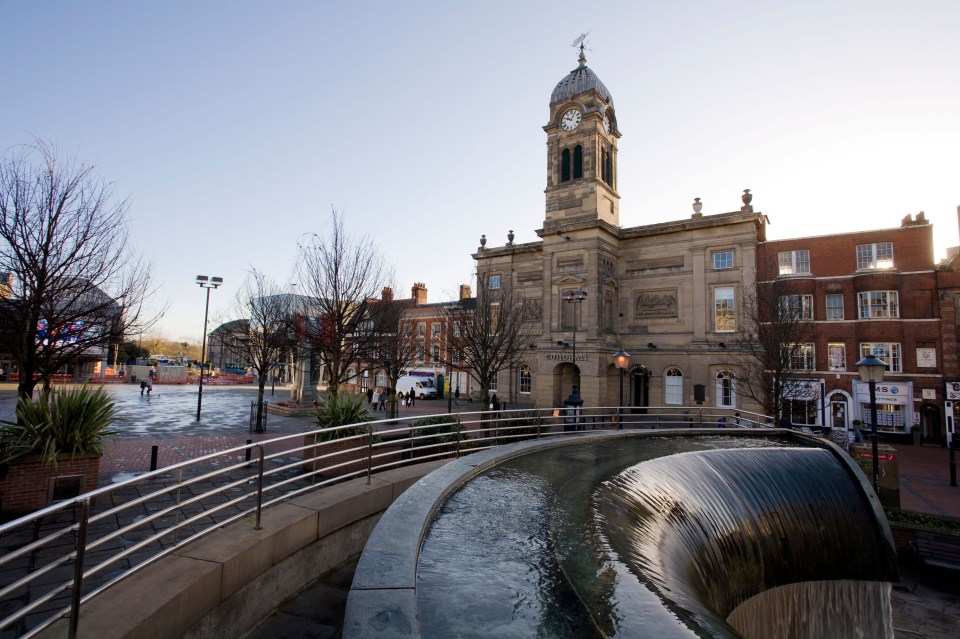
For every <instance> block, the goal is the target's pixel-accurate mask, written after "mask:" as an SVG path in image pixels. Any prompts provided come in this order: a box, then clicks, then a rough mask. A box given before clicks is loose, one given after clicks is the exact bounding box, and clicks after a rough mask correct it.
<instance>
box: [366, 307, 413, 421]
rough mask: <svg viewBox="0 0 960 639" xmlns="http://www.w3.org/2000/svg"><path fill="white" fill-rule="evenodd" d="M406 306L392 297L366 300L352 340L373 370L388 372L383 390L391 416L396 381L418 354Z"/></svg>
mask: <svg viewBox="0 0 960 639" xmlns="http://www.w3.org/2000/svg"><path fill="white" fill-rule="evenodd" d="M391 290H392V289H391ZM408 306H409V304H408V303H405V302H404V301H400V300H395V299H393V298H392V297H385V298H384V299H380V300H370V301H368V302H367V304H366V308H365V309H364V313H363V316H364V318H365V320H364V321H363V322H362V323H361V324H360V325H359V330H358V331H357V335H356V337H357V340H356V342H355V343H356V344H358V345H362V347H361V348H362V349H363V357H362V359H363V361H365V362H367V363H368V365H369V366H370V367H371V368H372V369H373V370H374V371H376V370H382V371H384V373H385V374H386V376H387V384H388V388H385V389H383V390H384V392H386V393H389V398H390V403H389V406H390V408H389V416H390V417H391V418H392V417H396V415H397V395H396V393H395V392H394V390H395V389H396V387H397V381H398V380H399V379H400V377H401V376H402V375H403V373H404V371H406V370H407V369H409V368H410V367H411V366H412V365H413V363H414V362H415V361H416V360H415V358H416V356H417V343H418V342H417V337H416V333H415V330H414V329H415V327H414V325H413V324H412V323H411V322H409V321H404V311H405V310H406V308H407V307H408Z"/></svg>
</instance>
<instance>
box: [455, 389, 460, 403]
mask: <svg viewBox="0 0 960 639" xmlns="http://www.w3.org/2000/svg"><path fill="white" fill-rule="evenodd" d="M453 403H454V404H456V405H457V406H459V405H460V387H459V386H457V390H455V391H454V392H453Z"/></svg>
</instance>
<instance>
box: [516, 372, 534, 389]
mask: <svg viewBox="0 0 960 639" xmlns="http://www.w3.org/2000/svg"><path fill="white" fill-rule="evenodd" d="M532 387H533V375H532V374H531V372H530V367H529V366H521V367H520V371H519V384H518V388H519V390H520V393H521V394H523V395H529V394H530V389H531V388H532Z"/></svg>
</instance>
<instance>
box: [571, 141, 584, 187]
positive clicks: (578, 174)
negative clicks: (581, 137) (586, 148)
mask: <svg viewBox="0 0 960 639" xmlns="http://www.w3.org/2000/svg"><path fill="white" fill-rule="evenodd" d="M582 177H583V147H582V146H580V145H579V144H578V145H577V146H575V147H573V179H575V180H576V179H577V178H582Z"/></svg>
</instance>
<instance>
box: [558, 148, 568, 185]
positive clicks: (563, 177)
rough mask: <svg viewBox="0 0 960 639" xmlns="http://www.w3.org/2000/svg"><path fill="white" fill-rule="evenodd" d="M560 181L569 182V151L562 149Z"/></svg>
mask: <svg viewBox="0 0 960 639" xmlns="http://www.w3.org/2000/svg"><path fill="white" fill-rule="evenodd" d="M560 181H561V182H569V181H570V149H564V150H563V151H562V152H561V153H560Z"/></svg>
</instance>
